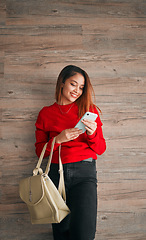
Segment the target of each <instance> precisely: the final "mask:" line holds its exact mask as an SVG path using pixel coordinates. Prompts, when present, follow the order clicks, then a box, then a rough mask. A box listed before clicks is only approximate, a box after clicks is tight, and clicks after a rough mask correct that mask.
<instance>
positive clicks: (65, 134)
mask: <svg viewBox="0 0 146 240" xmlns="http://www.w3.org/2000/svg"><path fill="white" fill-rule="evenodd" d="M81 133H82V130H80V129H78V128H69V129H65V130H63V131H62V132H61V133H60V134H58V135H57V136H56V143H59V144H61V143H63V142H69V141H71V140H74V139H76V138H77V137H78V136H79V135H80V134H81Z"/></svg>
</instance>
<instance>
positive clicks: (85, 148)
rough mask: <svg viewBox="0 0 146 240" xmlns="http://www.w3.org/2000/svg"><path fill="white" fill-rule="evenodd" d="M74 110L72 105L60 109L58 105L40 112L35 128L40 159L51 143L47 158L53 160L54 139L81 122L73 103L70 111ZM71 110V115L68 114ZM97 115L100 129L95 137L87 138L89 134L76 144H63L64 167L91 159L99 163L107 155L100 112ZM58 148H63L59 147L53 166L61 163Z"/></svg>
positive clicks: (71, 142) (78, 139) (81, 136)
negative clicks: (105, 153) (99, 156)
mask: <svg viewBox="0 0 146 240" xmlns="http://www.w3.org/2000/svg"><path fill="white" fill-rule="evenodd" d="M70 106H71V104H69V105H59V106H58V104H57V103H54V104H53V105H51V106H49V107H44V108H43V109H42V110H41V111H40V113H39V115H38V118H37V121H36V124H35V125H36V143H35V146H36V154H37V156H38V157H39V156H40V154H41V151H42V149H43V146H44V144H45V143H46V142H48V145H47V149H46V152H45V156H44V157H47V156H49V154H50V148H51V143H52V140H53V138H54V137H55V136H57V135H58V134H59V133H60V132H62V131H63V130H64V129H68V128H73V127H75V125H76V124H77V122H78V121H79V118H78V106H77V104H76V103H73V106H72V107H71V109H70V110H69V108H70ZM59 107H60V108H61V110H62V112H63V113H62V112H61V110H60V109H59ZM68 110H69V112H67V111H68ZM65 112H67V113H65ZM94 112H95V113H97V114H98V117H97V119H96V122H97V129H96V131H95V132H94V133H93V134H92V135H87V133H86V132H85V133H83V134H81V135H80V136H79V137H78V138H76V139H75V140H72V141H69V142H65V143H62V144H61V160H62V163H63V164H65V163H72V162H78V161H82V160H84V159H87V158H91V157H92V158H93V159H97V154H98V155H101V154H102V153H103V152H104V151H105V149H106V143H105V139H104V137H103V134H102V128H101V126H102V122H101V120H100V117H99V113H98V112H97V109H96V108H95V109H94ZM58 146H59V144H57V143H55V145H54V153H53V158H52V163H58V149H59V148H58Z"/></svg>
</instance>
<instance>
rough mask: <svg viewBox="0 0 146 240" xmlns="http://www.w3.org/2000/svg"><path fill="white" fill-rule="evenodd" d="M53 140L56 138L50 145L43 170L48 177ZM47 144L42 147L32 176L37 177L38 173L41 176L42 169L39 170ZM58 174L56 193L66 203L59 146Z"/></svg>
mask: <svg viewBox="0 0 146 240" xmlns="http://www.w3.org/2000/svg"><path fill="white" fill-rule="evenodd" d="M55 140H56V138H55V137H54V139H53V141H52V145H51V152H50V155H49V159H48V163H47V166H46V170H45V174H46V175H48V173H49V170H50V165H51V160H52V156H53V149H54V144H55ZM47 144H48V143H46V144H45V145H44V147H43V150H42V152H41V155H40V157H39V160H38V163H37V165H36V168H35V169H34V170H33V175H34V176H35V175H37V174H38V172H39V173H40V174H43V171H42V169H41V168H40V166H41V163H42V160H43V157H44V154H45V151H46V148H47ZM59 174H60V179H59V185H58V191H59V193H60V195H61V196H62V197H63V199H64V201H66V193H65V183H64V175H63V165H62V161H61V145H60V146H59Z"/></svg>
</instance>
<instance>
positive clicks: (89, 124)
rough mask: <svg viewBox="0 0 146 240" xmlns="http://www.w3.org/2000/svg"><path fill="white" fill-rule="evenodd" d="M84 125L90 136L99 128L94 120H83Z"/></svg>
mask: <svg viewBox="0 0 146 240" xmlns="http://www.w3.org/2000/svg"><path fill="white" fill-rule="evenodd" d="M82 123H84V125H85V128H86V130H87V134H88V135H92V134H93V133H94V132H95V131H96V128H97V123H96V122H94V121H92V120H87V119H83V120H82Z"/></svg>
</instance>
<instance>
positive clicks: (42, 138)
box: [35, 108, 60, 157]
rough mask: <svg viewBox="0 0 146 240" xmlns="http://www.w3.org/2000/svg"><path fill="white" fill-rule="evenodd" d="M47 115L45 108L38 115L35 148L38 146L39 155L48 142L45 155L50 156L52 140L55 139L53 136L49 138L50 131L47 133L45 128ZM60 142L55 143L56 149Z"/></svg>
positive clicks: (37, 152)
mask: <svg viewBox="0 0 146 240" xmlns="http://www.w3.org/2000/svg"><path fill="white" fill-rule="evenodd" d="M45 117H46V114H45V108H43V109H42V110H41V111H40V113H39V115H38V118H37V121H36V124H35V126H36V131H35V136H36V143H35V148H36V154H37V156H38V157H39V156H40V154H41V152H42V150H43V147H44V145H45V144H46V143H47V142H48V144H47V148H46V152H45V155H44V157H48V156H49V155H50V151H51V144H52V141H53V137H51V138H49V133H47V132H46V131H45V130H44V123H45V120H46V119H45ZM59 145H60V144H58V143H55V145H54V151H55V150H56V149H57V148H58V146H59Z"/></svg>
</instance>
